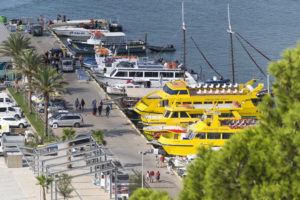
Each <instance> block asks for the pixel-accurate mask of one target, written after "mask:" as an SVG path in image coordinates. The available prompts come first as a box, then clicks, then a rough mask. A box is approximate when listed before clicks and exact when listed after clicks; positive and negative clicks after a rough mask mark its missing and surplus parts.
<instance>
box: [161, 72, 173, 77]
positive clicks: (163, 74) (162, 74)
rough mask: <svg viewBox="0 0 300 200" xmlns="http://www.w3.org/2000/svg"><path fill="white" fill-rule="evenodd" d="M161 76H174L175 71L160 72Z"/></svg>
mask: <svg viewBox="0 0 300 200" xmlns="http://www.w3.org/2000/svg"><path fill="white" fill-rule="evenodd" d="M160 76H162V77H167V78H173V77H174V73H173V72H160Z"/></svg>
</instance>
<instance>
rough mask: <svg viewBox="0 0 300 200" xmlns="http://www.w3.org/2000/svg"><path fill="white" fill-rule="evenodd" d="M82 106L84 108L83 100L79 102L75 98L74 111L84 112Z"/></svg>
mask: <svg viewBox="0 0 300 200" xmlns="http://www.w3.org/2000/svg"><path fill="white" fill-rule="evenodd" d="M84 106H85V101H84V99H83V98H82V99H81V101H80V102H79V99H78V98H77V99H76V100H75V109H76V110H81V109H82V110H84Z"/></svg>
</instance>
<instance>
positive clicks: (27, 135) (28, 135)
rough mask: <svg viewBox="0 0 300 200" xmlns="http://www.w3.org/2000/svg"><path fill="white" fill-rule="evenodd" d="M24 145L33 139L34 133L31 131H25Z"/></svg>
mask: <svg viewBox="0 0 300 200" xmlns="http://www.w3.org/2000/svg"><path fill="white" fill-rule="evenodd" d="M24 135H25V143H28V142H32V141H33V138H34V137H35V135H34V133H33V132H32V131H31V130H26V131H25V133H24Z"/></svg>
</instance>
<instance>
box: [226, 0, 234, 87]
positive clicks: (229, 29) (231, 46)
mask: <svg viewBox="0 0 300 200" xmlns="http://www.w3.org/2000/svg"><path fill="white" fill-rule="evenodd" d="M227 10H228V30H227V31H228V32H229V35H230V48H231V67H232V82H233V83H235V77H234V56H233V42H232V34H233V32H232V29H231V23H230V14H229V4H227Z"/></svg>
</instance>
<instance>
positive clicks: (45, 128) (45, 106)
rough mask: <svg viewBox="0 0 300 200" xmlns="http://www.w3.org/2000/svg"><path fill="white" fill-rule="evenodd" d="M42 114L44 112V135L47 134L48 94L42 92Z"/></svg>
mask: <svg viewBox="0 0 300 200" xmlns="http://www.w3.org/2000/svg"><path fill="white" fill-rule="evenodd" d="M44 99H45V102H44V114H45V127H44V136H48V102H49V97H48V94H44Z"/></svg>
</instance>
